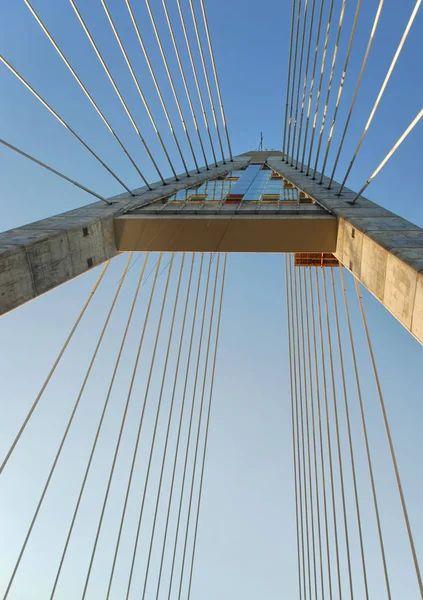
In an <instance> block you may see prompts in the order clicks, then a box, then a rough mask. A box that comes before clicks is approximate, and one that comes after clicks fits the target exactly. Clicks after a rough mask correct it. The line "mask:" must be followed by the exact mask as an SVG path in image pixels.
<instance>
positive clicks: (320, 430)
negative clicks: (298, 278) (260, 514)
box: [309, 269, 336, 600]
mask: <svg viewBox="0 0 423 600" xmlns="http://www.w3.org/2000/svg"><path fill="white" fill-rule="evenodd" d="M315 271H316V284H317V286H318V285H319V282H318V277H317V269H315ZM309 280H310V281H309V283H310V305H311V323H312V331H313V350H314V371H315V379H316V397H317V430H318V438H319V449H320V469H321V473H322V477H321V487H322V496H323V517H324V524H325V529H324V531H325V541H326V544H325V545H326V558H327V569H328V587H329V598H330V600H332V574H331V573H332V570H331V561H330V558H331V552H330V543H329V540H330V538H329V520H328V508H327V495H326V467H325V459H324V453H323V427H322V404H321V397H320V382H321V381H322V383H323V387H324V393H325V398H326V395H327V391H326V390H327V387H326V373H325V360H324V356H323V344H322V347H321V349H322V357H321V359H322V373H323V377H322V378H320V377H319V373H320V368H319V363H318V357H317V353H318V344H317V336H316V316H315V299H314V289H313V278H312V275H311V269H310V270H309ZM319 293H320V292H319ZM319 311H320V296H319ZM319 317H320V314H319ZM316 454H317V452H316ZM329 456H331V453H330V454H329ZM316 489H317V490H319V486H318V482H317V469H316ZM318 515H319V511H318ZM335 539H336V538H335ZM324 597H325V592H324V583H323V575H322V599H324Z"/></svg>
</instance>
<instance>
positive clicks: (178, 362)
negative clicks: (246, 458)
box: [145, 252, 201, 598]
mask: <svg viewBox="0 0 423 600" xmlns="http://www.w3.org/2000/svg"><path fill="white" fill-rule="evenodd" d="M194 262H195V252H193V254H192V260H191V268H190V274H189V280H188V287H187V295H186V301H185V309H184V316H183V320H182V328H181V337H180V342H179V349H178V357H177V360H176V368H175V377H174V380H173V389H172V399H171V406H173V403H174V400H175V394H176V386H177V382H178V377H179V367H180V362H181V355H182V344H183V340H184V334H185V325H186V320H187V314H188V304H189V300H190V291H191V283H192V275H193V270H194ZM200 280H201V271H200V276H199V279H198V286H197V294H196V304H195V306H197V304H198V292H199V289H200V285H199V284H200ZM195 314H196V310H195V309H194V316H195ZM194 326H195V318H194V319H193V323H192V327H193V328H194ZM193 333H194V329H192V331H191V337H193ZM189 356H190V354H189ZM187 368H188V363H187ZM184 409H185V395H183V396H182V402H181V410H180V416H179V426H178V435H177V440H176V449H175V456H174V460H173V470H172V481H171V484H170V493H169V500H168V507H167V515H166V527H165V533H164V538H163V545H162V554H161V560H160V570H159V575H158V581H157V590H156V598H158V597H159V591H160V585H161V578H162V572H163V562H164V554H165V550H166V542H167V534H168V529H169V519H170V510H171V506H172V498H173V491H174V484H175V476H176V467H177V463H178V455H179V444H180V439H181V431H182V422H183V418H184ZM169 423H170V421H169ZM168 430H169V429H168ZM166 436H167V433H166ZM166 439H167V437H166ZM165 447H167V446H165ZM164 463H165V456H164V457H163V462H162V465H164ZM147 579H148V569H147V571H146V576H145V580H146V581H147Z"/></svg>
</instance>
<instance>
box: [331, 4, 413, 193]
mask: <svg viewBox="0 0 423 600" xmlns="http://www.w3.org/2000/svg"><path fill="white" fill-rule="evenodd" d="M421 3H422V0H416V3H415V5H414V8H413V11H412V13H411V15H410V18H409V19H408V23H407V25H406V27H405V30H404V33H403V34H402V37H401V40H400V43H399V44H398V47H397V49H396V51H395V54H394V57H393V59H392V61H391V64H390V65H389V69H388V71H387V73H386V75H385V79H384V80H383V83H382V86H381V88H380V90H379V93H378V95H377V98H376V100H375V103H374V105H373V108H372V110H371V112H370V115H369V118H368V119H367V123H366V125H365V126H364V130H363V133H362V134H361V137H360V140H359V142H358V144H357V148H356V149H355V152H354V154H353V157H352V159H351V162H350V164H349V166H348V169H347V171H346V173H345V176H344V179H343V180H342V183H341V188H340V190H339V192H338V194H341V192H342V190H343V189H344V186H345V182H346V181H347V179H348V176H349V174H350V172H351V169H352V167H353V164H354V162H355V159H356V158H357V155H358V152H359V150H360V148H361V145H362V143H363V141H364V138H365V137H366V134H367V132H368V130H369V127H370V125H371V123H372V121H373V117H374V116H375V114H376V110H377V108H378V106H379V103H380V101H381V99H382V96H383V94H384V92H385V89H386V86H387V85H388V82H389V79H390V78H391V75H392V72H393V70H394V68H395V65H396V64H397V61H398V58H399V55H400V54H401V50H402V48H403V46H404V44H405V41H406V39H407V37H408V34H409V32H410V29H411V27H412V25H413V23H414V20H415V18H416V16H417V13H418V10H419V8H420V5H421Z"/></svg>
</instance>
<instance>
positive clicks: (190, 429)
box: [168, 252, 213, 600]
mask: <svg viewBox="0 0 423 600" xmlns="http://www.w3.org/2000/svg"><path fill="white" fill-rule="evenodd" d="M212 259H213V255H212V253H211V252H210V258H209V264H208V268H207V279H206V289H205V292H204V306H203V314H202V317H201V328H200V336H199V340H198V353H197V361H196V367H195V376H194V387H193V392H192V404H191V413H190V420H189V426H188V433H187V447H186V452H185V460H184V471H183V475H182V483H181V494H180V498H179V508H178V518H177V523H176V532H175V543H174V546H173V556H172V567H171V571H170V578H169V588H168V600H170V597H171V593H172V583H173V576H174V572H175V561H176V550H177V546H178V537H179V528H180V524H181V513H182V504H183V500H184V491H185V480H186V475H187V466H188V456H189V449H190V446H191V431H192V425H193V417H194V407H195V397H196V392H197V383H198V373H199V369H200V358H201V350H202V343H203V334H204V323H205V320H206V310H207V305H208V298H209V284H210V272H211V265H212ZM188 369H189V362H188V368H187V375H186V379H185V385H186V384H187V379H188ZM185 393H186V389H185V388H184V394H185ZM186 544H187V536H186V535H185V541H184V555H185V553H186ZM183 561H185V558H183ZM179 595H180V592H179Z"/></svg>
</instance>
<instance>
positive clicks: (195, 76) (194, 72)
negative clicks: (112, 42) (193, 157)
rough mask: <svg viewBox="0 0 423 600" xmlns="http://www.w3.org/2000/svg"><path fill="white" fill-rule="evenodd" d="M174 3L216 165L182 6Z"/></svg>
mask: <svg viewBox="0 0 423 600" xmlns="http://www.w3.org/2000/svg"><path fill="white" fill-rule="evenodd" d="M176 4H177V6H178V11H179V18H180V20H181V25H182V30H183V32H184V38H185V44H186V47H187V50H188V56H189V60H190V63H191V69H192V73H193V75H194V81H195V87H196V89H197V94H198V99H199V101H200V106H201V112H202V114H203V120H204V125H205V128H206V131H207V135H208V138H209V142H210V148H211V151H212V154H213V160H214V164H215V166H216V167H217V158H216V153H215V149H214V144H213V138H212V135H211V132H210V126H209V120H208V117H207V113H206V108H205V106H204V99H203V93H202V91H201V87H200V82H199V80H198V74H197V68H196V66H195V62H194V56H193V53H192V48H191V42H190V41H189V37H188V32H187V27H186V23H185V17H184V13H183V12H182V7H181V3H180V0H176Z"/></svg>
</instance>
